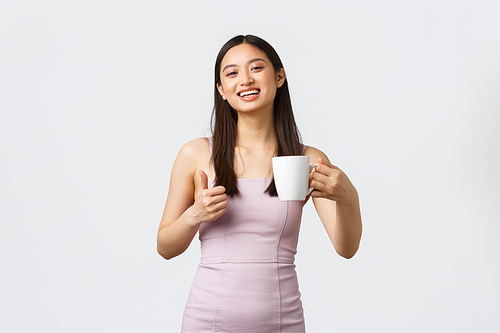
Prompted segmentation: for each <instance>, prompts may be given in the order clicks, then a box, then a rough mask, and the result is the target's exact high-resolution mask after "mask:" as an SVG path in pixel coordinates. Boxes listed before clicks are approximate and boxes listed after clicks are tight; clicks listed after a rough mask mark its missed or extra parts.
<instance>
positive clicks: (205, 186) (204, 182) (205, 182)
mask: <svg viewBox="0 0 500 333" xmlns="http://www.w3.org/2000/svg"><path fill="white" fill-rule="evenodd" d="M198 173H199V174H200V178H201V186H200V189H201V190H206V189H208V176H207V174H206V173H205V172H204V171H203V170H200V171H198Z"/></svg>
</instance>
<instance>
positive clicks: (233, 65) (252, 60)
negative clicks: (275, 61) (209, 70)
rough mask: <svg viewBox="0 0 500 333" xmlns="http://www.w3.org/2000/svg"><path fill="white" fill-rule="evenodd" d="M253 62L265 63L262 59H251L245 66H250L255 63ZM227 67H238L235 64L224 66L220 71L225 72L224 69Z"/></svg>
mask: <svg viewBox="0 0 500 333" xmlns="http://www.w3.org/2000/svg"><path fill="white" fill-rule="evenodd" d="M255 61H263V62H266V61H265V60H264V59H262V58H253V59H251V60H249V61H248V62H247V64H251V63H252V62H255ZM229 67H238V65H236V64H229V65H226V66H224V68H223V69H222V71H223V72H224V71H225V70H226V69H228V68H229Z"/></svg>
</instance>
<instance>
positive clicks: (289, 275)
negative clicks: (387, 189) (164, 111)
mask: <svg viewBox="0 0 500 333" xmlns="http://www.w3.org/2000/svg"><path fill="white" fill-rule="evenodd" d="M197 88H199V87H197ZM214 97H215V105H214V111H213V114H212V117H213V128H212V132H213V133H212V134H213V137H212V138H209V139H205V138H200V139H196V140H193V141H191V142H188V143H187V144H185V145H184V146H183V147H182V149H181V151H180V152H179V155H178V156H177V159H176V160H175V163H174V166H173V169H172V175H171V178H170V188H169V193H168V197H167V203H166V206H165V211H164V214H163V217H162V220H161V223H160V227H159V231H158V252H159V253H160V254H161V255H162V256H163V257H165V258H166V259H170V258H173V257H175V256H177V255H179V254H181V253H182V252H184V251H185V250H186V249H187V247H188V246H189V244H190V243H191V241H192V239H193V237H194V236H195V235H196V233H197V232H199V237H200V240H201V251H202V258H201V263H200V265H199V267H198V272H197V274H196V277H195V280H194V282H193V285H192V288H191V292H190V295H189V298H188V302H187V305H186V309H185V312H184V318H183V327H182V331H183V332H197V333H199V332H253V333H255V332H266V333H269V332H304V331H305V326H304V316H303V311H302V304H301V301H300V293H299V290H298V283H297V277H296V273H295V265H294V264H293V262H294V255H295V253H296V247H297V239H298V232H299V227H300V220H301V215H302V207H303V205H304V203H305V202H300V201H289V202H281V201H280V200H279V198H278V197H277V196H276V188H275V185H274V181H273V172H272V164H271V159H272V157H273V156H282V155H306V156H309V157H310V160H311V162H312V163H315V162H316V161H318V163H319V164H320V165H319V166H317V167H316V168H315V171H314V172H313V173H312V176H311V181H310V186H311V187H314V190H313V191H312V192H311V194H310V196H311V197H312V198H313V199H312V200H313V202H314V205H315V207H316V210H317V212H318V215H319V217H320V219H321V221H322V223H323V225H324V227H325V229H326V231H327V233H328V235H329V237H330V239H331V241H332V243H333V246H334V247H335V249H336V251H337V252H338V253H339V254H340V255H341V256H343V257H345V258H351V257H352V256H353V255H354V254H355V253H356V251H357V249H358V246H359V242H360V238H361V215H360V210H359V200H358V195H357V191H356V189H355V188H354V186H353V185H352V184H351V182H350V181H349V179H348V178H347V176H346V175H345V174H344V173H343V172H342V171H341V170H340V169H339V168H337V167H336V166H334V165H332V164H331V163H330V162H329V160H328V158H327V157H326V155H325V154H324V153H323V152H321V151H320V150H318V149H316V148H313V147H307V146H303V145H302V144H301V143H300V137H299V133H298V130H297V127H296V125H295V120H294V117H293V113H292V106H291V101H290V95H289V92H288V82H287V79H286V76H285V71H284V69H283V64H282V63H281V60H280V59H279V56H278V54H277V53H276V51H275V50H274V49H273V48H272V47H271V45H269V44H268V43H267V42H266V41H264V40H262V39H261V38H259V37H256V36H252V35H247V36H236V37H234V38H232V39H231V40H229V41H228V42H227V43H226V44H225V45H224V46H223V47H222V49H221V50H220V52H219V54H218V56H217V59H216V64H215V89H214ZM306 201H307V200H306Z"/></svg>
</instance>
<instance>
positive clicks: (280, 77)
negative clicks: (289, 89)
mask: <svg viewBox="0 0 500 333" xmlns="http://www.w3.org/2000/svg"><path fill="white" fill-rule="evenodd" d="M285 80H286V74H285V70H284V69H283V68H282V69H280V70H279V71H278V72H277V73H276V85H277V86H278V88H280V87H281V86H282V85H283V83H285Z"/></svg>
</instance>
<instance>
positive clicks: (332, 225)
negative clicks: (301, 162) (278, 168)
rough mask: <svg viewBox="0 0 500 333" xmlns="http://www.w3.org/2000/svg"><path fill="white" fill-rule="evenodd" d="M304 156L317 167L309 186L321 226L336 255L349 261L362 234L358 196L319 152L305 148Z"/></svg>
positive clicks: (343, 177)
mask: <svg viewBox="0 0 500 333" xmlns="http://www.w3.org/2000/svg"><path fill="white" fill-rule="evenodd" d="M305 155H307V156H309V157H310V158H311V162H313V161H318V162H319V164H320V165H318V166H317V167H316V168H315V170H314V171H313V173H312V177H311V181H310V186H311V187H314V190H313V191H312V192H311V197H312V198H313V202H314V206H315V207H316V211H317V212H318V215H319V217H320V219H321V222H323V225H324V227H325V229H326V232H327V233H328V236H329V237H330V240H331V242H332V244H333V246H334V248H335V250H336V251H337V253H338V254H339V255H341V256H342V257H344V258H347V259H349V258H352V257H353V256H354V255H355V254H356V252H357V251H358V248H359V243H360V240H361V233H362V225H361V212H360V208H359V197H358V192H357V191H356V188H355V187H354V186H353V185H352V183H351V181H350V180H349V178H348V177H347V176H346V174H345V173H344V172H343V171H342V170H340V169H339V168H338V167H336V166H334V165H332V164H331V163H330V161H329V160H328V158H327V157H326V155H325V154H324V153H323V152H322V151H320V150H318V149H316V148H313V147H308V148H307V149H306V151H305Z"/></svg>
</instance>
